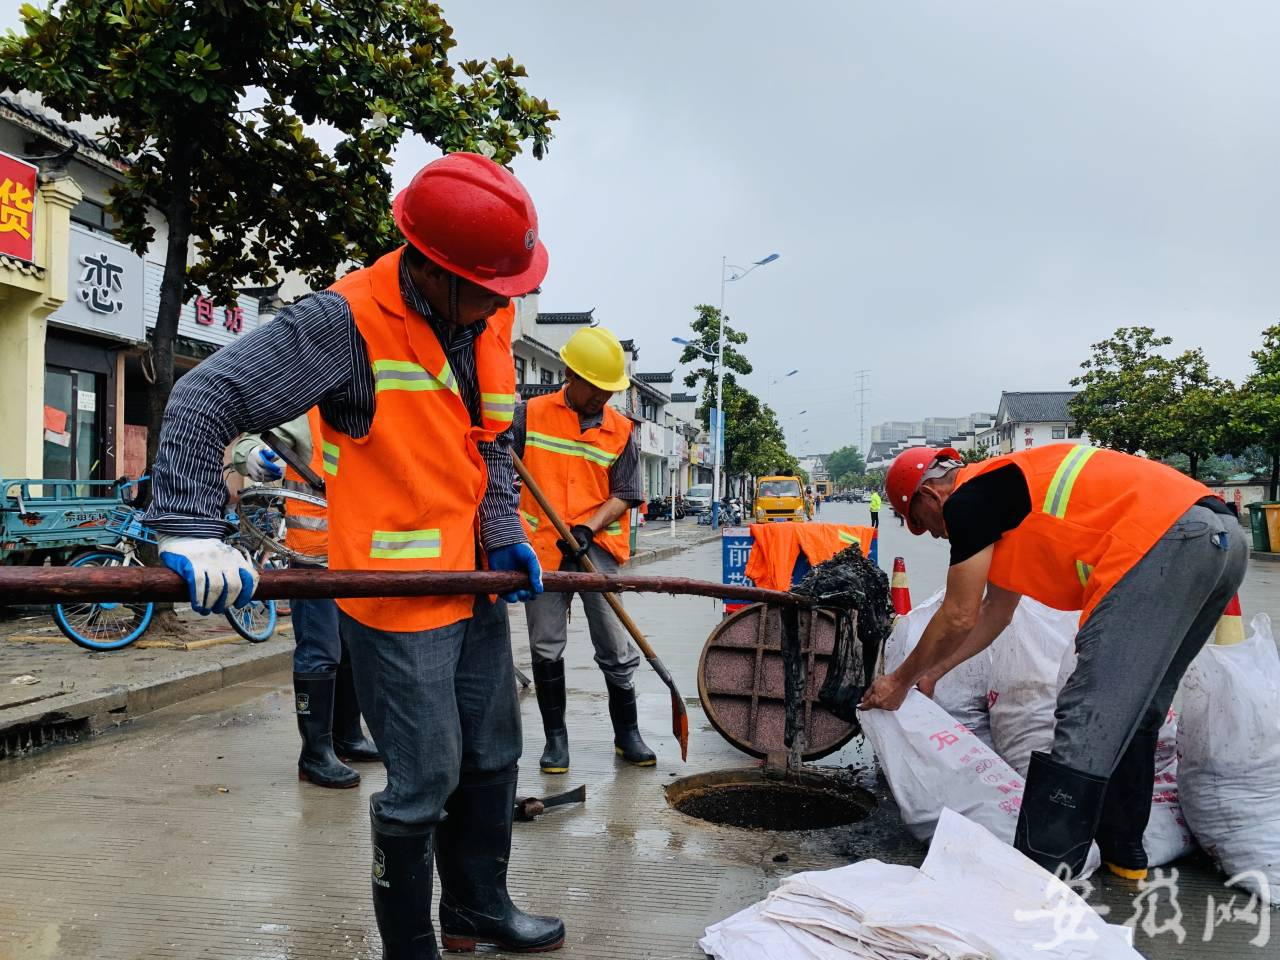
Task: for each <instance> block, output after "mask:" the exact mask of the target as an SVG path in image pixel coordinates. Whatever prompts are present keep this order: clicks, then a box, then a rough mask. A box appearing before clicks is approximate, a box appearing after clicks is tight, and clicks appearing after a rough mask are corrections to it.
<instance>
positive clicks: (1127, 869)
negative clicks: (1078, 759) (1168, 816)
mask: <svg viewBox="0 0 1280 960" xmlns="http://www.w3.org/2000/svg"><path fill="white" fill-rule="evenodd" d="M1159 735H1160V734H1159V731H1156V732H1154V733H1142V732H1141V731H1139V732H1138V733H1135V734H1134V735H1133V739H1132V740H1131V741H1129V748H1128V749H1127V750H1125V752H1124V756H1122V757H1121V758H1120V764H1119V766H1117V767H1116V770H1115V773H1113V774H1112V775H1111V780H1110V781H1109V782H1108V783H1107V795H1106V797H1105V798H1104V799H1103V801H1102V816H1101V818H1100V819H1099V820H1098V849H1099V850H1100V851H1101V852H1102V862H1103V863H1104V864H1106V867H1107V869H1108V870H1110V871H1111V872H1112V873H1114V874H1115V875H1116V876H1118V877H1124V878H1125V879H1126V880H1145V879H1146V878H1147V851H1146V848H1145V847H1143V845H1142V835H1143V834H1144V833H1146V830H1147V821H1148V820H1149V819H1150V818H1151V793H1152V788H1153V787H1154V786H1155V779H1156V740H1157V739H1158V737H1159Z"/></svg>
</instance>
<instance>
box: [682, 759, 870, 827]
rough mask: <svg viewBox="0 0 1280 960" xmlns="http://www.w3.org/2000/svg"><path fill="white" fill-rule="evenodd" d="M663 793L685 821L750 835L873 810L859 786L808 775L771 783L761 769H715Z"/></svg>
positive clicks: (838, 821) (835, 822) (852, 818)
mask: <svg viewBox="0 0 1280 960" xmlns="http://www.w3.org/2000/svg"><path fill="white" fill-rule="evenodd" d="M666 791H667V802H668V803H669V804H671V806H672V807H674V808H675V809H676V810H678V811H679V812H680V813H683V814H685V815H686V816H690V817H694V818H696V819H698V820H706V821H707V822H709V823H718V824H722V825H724V826H729V827H745V828H747V829H750V830H826V829H829V828H831V827H840V826H844V825H845V824H847V823H857V822H858V821H859V820H863V819H865V818H866V817H867V816H868V815H870V813H871V811H872V810H873V809H875V799H874V798H873V797H872V796H871V794H870V793H868V792H867V791H865V790H863V789H861V788H860V787H856V786H854V785H852V784H847V783H844V782H842V781H840V780H837V779H835V778H834V777H829V776H824V775H822V774H816V773H809V772H803V773H798V774H797V773H792V774H790V775H788V777H787V779H785V780H776V779H772V778H770V777H767V776H765V774H764V771H763V770H720V771H716V772H714V773H701V774H697V775H696V776H692V777H684V778H683V779H680V780H675V781H673V782H671V783H669V784H667V788H666Z"/></svg>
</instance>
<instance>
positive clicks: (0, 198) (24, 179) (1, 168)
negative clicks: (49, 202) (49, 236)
mask: <svg viewBox="0 0 1280 960" xmlns="http://www.w3.org/2000/svg"><path fill="white" fill-rule="evenodd" d="M37 173H38V171H37V170H36V166H35V164H32V163H27V161H25V160H19V159H18V158H17V157H11V156H9V154H7V153H0V253H2V254H5V255H6V256H10V257H17V258H18V259H19V260H26V261H27V262H28V263H34V262H35V259H36V241H35V236H36V174H37Z"/></svg>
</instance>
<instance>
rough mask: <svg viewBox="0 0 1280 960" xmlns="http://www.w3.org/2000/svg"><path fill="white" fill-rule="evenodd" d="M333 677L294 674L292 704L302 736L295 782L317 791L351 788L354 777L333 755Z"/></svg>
mask: <svg viewBox="0 0 1280 960" xmlns="http://www.w3.org/2000/svg"><path fill="white" fill-rule="evenodd" d="M334 685H335V675H334V674H332V673H295V674H294V675H293V701H294V708H295V709H296V710H297V712H298V732H299V733H300V734H302V754H301V755H300V756H299V757H298V779H299V780H310V781H311V782H312V783H314V784H315V785H316V786H320V787H338V788H347V787H354V786H357V785H358V784H359V783H360V774H358V773H356V772H355V771H354V770H352V769H351V768H350V767H348V766H347V765H346V764H345V763H343V762H342V761H341V760H339V759H338V755H337V754H336V753H334V752H333V688H334Z"/></svg>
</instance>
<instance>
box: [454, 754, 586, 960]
mask: <svg viewBox="0 0 1280 960" xmlns="http://www.w3.org/2000/svg"><path fill="white" fill-rule="evenodd" d="M515 801H516V771H515V770H514V769H511V770H504V771H502V772H500V773H496V774H467V773H466V772H465V771H464V772H463V774H462V780H461V782H459V784H458V788H457V789H456V790H454V792H453V795H452V796H451V797H449V801H448V803H446V804H445V812H446V813H447V814H448V816H447V818H446V819H445V820H444V822H443V823H441V824H440V825H439V826H438V827H437V828H436V869H437V870H439V871H440V938H441V940H442V941H443V943H444V948H445V949H446V950H457V951H462V952H471V951H473V950H475V949H476V947H477V946H478V945H487V946H493V947H496V948H498V949H499V950H506V951H509V952H511V953H544V952H546V951H549V950H559V949H560V948H561V947H562V946H564V924H563V923H561V922H560V920H558V919H557V918H555V917H537V916H533V915H531V914H528V913H525V912H524V911H523V910H520V909H519V908H517V907H516V906H515V904H513V903H512V902H511V897H510V896H509V895H508V893H507V861H508V859H509V858H510V856H511V821H512V818H513V815H514V812H515Z"/></svg>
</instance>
